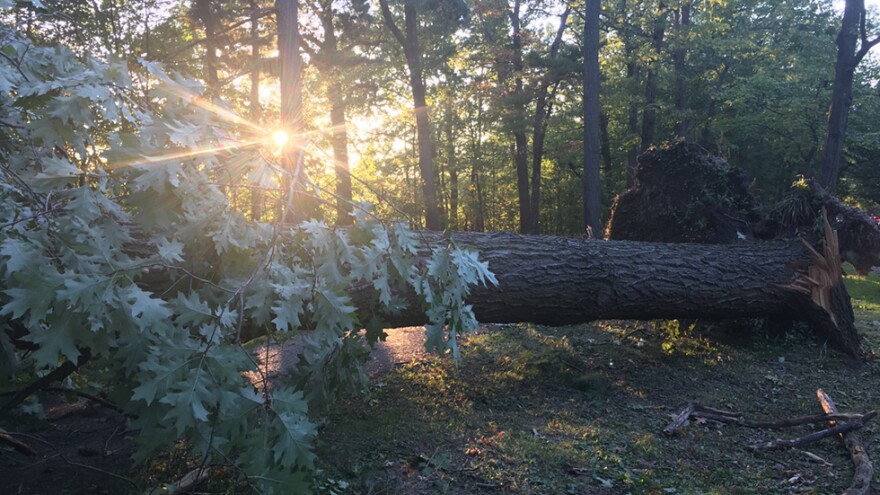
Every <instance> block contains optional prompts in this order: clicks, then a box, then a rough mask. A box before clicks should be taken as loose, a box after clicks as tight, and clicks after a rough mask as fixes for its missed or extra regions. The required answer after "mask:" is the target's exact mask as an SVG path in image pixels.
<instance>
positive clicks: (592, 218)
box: [582, 0, 603, 238]
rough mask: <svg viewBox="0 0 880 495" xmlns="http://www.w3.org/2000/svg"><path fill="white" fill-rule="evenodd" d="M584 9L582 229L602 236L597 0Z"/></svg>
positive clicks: (599, 9)
mask: <svg viewBox="0 0 880 495" xmlns="http://www.w3.org/2000/svg"><path fill="white" fill-rule="evenodd" d="M585 3H586V12H584V42H583V46H584V77H583V79H584V98H583V101H584V171H583V179H582V180H583V195H584V199H583V201H584V223H583V227H584V231H585V233H586V234H587V235H588V236H589V237H592V238H602V235H603V234H602V223H601V220H600V215H599V207H600V205H599V194H600V184H599V156H600V149H599V148H600V145H599V13H600V12H601V10H602V3H601V0H586V2H585Z"/></svg>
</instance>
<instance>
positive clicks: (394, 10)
mask: <svg viewBox="0 0 880 495" xmlns="http://www.w3.org/2000/svg"><path fill="white" fill-rule="evenodd" d="M378 3H379V5H376V2H366V1H364V0H318V1H315V2H293V4H301V5H299V9H300V10H299V13H298V15H299V17H298V21H297V22H298V23H299V33H300V34H301V36H302V38H301V45H300V53H299V54H298V55H299V56H300V57H301V58H302V62H303V67H304V68H303V74H302V87H301V88H298V89H301V92H302V95H303V101H304V103H303V104H302V106H301V107H299V106H298V107H297V108H293V109H292V110H293V111H289V112H287V113H288V114H291V115H293V116H294V118H295V119H296V120H297V126H296V128H297V129H299V128H302V129H305V132H304V133H301V134H299V135H295V136H291V138H292V140H293V141H294V142H295V143H296V145H295V146H296V148H297V149H299V150H303V151H304V152H305V154H304V155H300V156H299V159H298V160H289V158H290V155H289V154H284V155H283V158H284V159H283V160H282V159H281V158H282V156H281V155H280V154H279V151H278V150H277V149H275V145H274V144H273V142H272V140H271V134H272V131H273V130H275V129H276V128H278V127H279V118H278V115H279V114H280V113H281V112H280V108H281V106H282V105H281V103H280V102H279V93H281V92H280V91H279V89H278V85H279V84H278V80H279V78H280V75H281V72H282V70H281V68H282V66H285V67H288V69H289V68H290V67H291V66H292V65H291V64H289V62H290V61H289V60H288V61H285V60H280V56H279V50H278V49H277V47H278V44H279V43H278V37H277V31H278V29H277V26H276V22H277V21H276V16H275V9H274V3H273V2H271V1H269V0H247V1H246V0H232V1H223V2H221V1H215V0H191V1H186V0H180V1H178V0H100V1H95V2H70V1H66V0H0V9H2V10H0V26H2V27H0V200H2V202H0V227H2V228H0V325H2V327H0V328H2V330H3V331H0V350H2V354H0V386H2V387H3V388H4V389H7V390H8V389H15V388H19V387H21V386H22V384H24V383H27V382H28V381H31V380H33V379H35V378H36V377H37V376H41V375H45V374H46V373H49V372H50V370H56V371H57V370H59V369H62V367H63V365H64V364H75V365H80V364H82V365H86V366H85V367H84V368H83V371H81V372H77V373H76V374H73V375H71V376H70V378H68V380H73V381H75V382H76V384H77V385H80V386H85V385H88V386H97V387H106V386H109V385H111V384H112V385H113V387H112V397H111V399H112V400H113V401H114V402H116V403H119V404H125V407H126V410H127V412H129V413H131V414H132V415H134V416H136V418H137V419H136V420H135V425H136V426H137V427H138V428H140V430H141V432H142V435H141V438H142V439H144V440H143V442H142V443H143V445H142V449H141V450H140V455H141V456H144V455H148V454H149V453H150V452H152V451H154V450H155V449H157V448H161V447H163V446H167V445H168V444H169V443H171V442H172V441H173V440H174V439H175V438H178V437H185V438H187V439H189V441H190V442H191V444H192V445H193V446H194V448H195V449H196V451H197V452H198V453H199V454H200V455H202V456H203V458H204V459H206V460H207V459H208V458H212V457H213V458H216V459H220V460H223V461H225V460H230V461H232V462H234V463H235V465H236V466H238V467H239V468H240V470H241V471H240V472H241V474H243V475H245V476H246V479H247V480H249V482H251V483H252V484H253V485H255V486H257V487H259V488H261V489H265V490H267V491H271V490H272V489H273V487H277V486H279V483H280V484H283V485H284V486H287V487H290V486H292V485H291V483H293V482H294V481H298V482H301V483H306V482H307V478H308V473H309V469H310V467H311V464H312V454H311V445H312V439H313V438H314V436H315V434H316V428H315V420H314V411H315V410H316V408H320V407H323V406H325V405H326V404H327V403H328V402H329V400H330V399H331V398H332V397H333V395H334V394H335V393H337V392H338V391H339V390H342V389H345V388H351V387H354V388H357V387H360V386H362V385H363V379H364V376H363V373H362V371H361V370H360V367H359V364H360V363H361V362H362V360H363V359H364V358H365V347H364V342H365V341H366V342H367V343H369V342H374V341H375V340H376V339H377V338H380V336H381V329H382V325H383V322H382V321H381V318H380V317H379V316H378V315H380V314H382V313H387V312H393V311H394V310H396V309H400V308H402V307H403V306H404V305H412V304H414V303H415V304H418V305H421V306H422V309H424V310H425V312H426V315H427V316H428V319H429V321H430V324H429V325H428V335H429V338H428V346H429V348H431V349H432V350H435V351H440V352H443V351H446V350H448V351H449V352H450V353H451V354H457V344H456V335H457V334H458V333H459V332H462V331H466V330H468V329H470V328H471V327H473V326H474V325H475V322H474V319H473V314H472V312H471V311H470V308H468V307H467V306H466V305H465V304H464V303H463V302H462V301H463V298H464V296H465V295H466V294H467V293H468V287H469V286H471V285H473V284H477V283H492V282H493V281H494V278H493V277H492V275H491V274H490V273H489V271H488V268H487V267H486V266H485V264H482V263H480V262H479V261H478V259H477V257H476V254H475V253H473V252H471V251H467V250H464V249H460V248H459V247H457V246H455V245H454V244H453V243H452V242H451V241H450V242H449V243H447V244H446V245H444V246H438V247H434V248H433V249H432V250H430V252H429V251H428V248H427V247H426V246H425V245H424V243H423V242H421V239H420V238H419V236H418V235H417V234H414V233H412V232H410V230H408V229H407V228H406V227H404V226H403V225H401V224H398V223H394V222H393V221H391V220H390V219H395V220H397V221H402V222H404V223H406V224H408V225H407V227H408V228H409V229H413V230H415V229H418V228H421V227H422V226H424V225H425V217H426V210H427V208H426V206H427V205H426V202H427V199H426V198H427V197H428V196H431V195H432V194H433V195H434V196H436V201H437V202H438V203H439V204H438V205H436V206H437V211H439V212H440V217H441V222H440V223H441V224H442V225H443V226H445V227H448V228H451V229H461V230H475V231H486V230H504V229H509V230H513V229H517V228H519V229H521V230H523V231H528V232H538V231H540V232H544V233H559V234H566V235H582V233H583V232H582V218H581V217H582V208H581V205H582V203H583V199H584V198H583V194H582V188H581V176H582V172H583V166H582V163H583V161H582V157H583V150H584V144H585V143H584V137H583V136H584V134H583V132H582V131H583V128H584V122H585V119H584V111H583V110H584V109H583V94H584V84H583V81H584V78H583V77H582V75H583V74H582V72H581V71H582V67H583V62H584V55H583V54H584V48H585V47H584V46H583V43H584V37H583V36H581V34H582V33H584V32H585V30H584V27H585V25H584V23H585V17H586V16H585V15H584V9H585V8H587V6H586V2H583V1H580V0H572V1H570V2H568V1H563V0H509V1H500V0H470V1H467V2H463V1H460V0H397V1H388V2H385V1H382V2H378ZM595 3H599V2H595ZM595 3H590V5H594V4H595ZM285 4H286V5H288V6H290V5H291V2H290V1H288V2H285ZM380 5H381V6H384V7H385V8H384V9H380ZM601 8H602V10H601V18H600V27H599V29H600V33H599V42H600V47H599V57H600V59H599V62H600V69H599V70H600V74H599V75H600V76H601V95H600V96H601V101H600V108H599V112H600V115H599V119H598V121H599V127H600V137H599V141H600V142H599V149H600V154H601V180H602V184H601V186H602V198H601V199H602V206H603V216H604V217H606V218H607V211H608V207H609V206H610V205H611V202H612V200H613V198H614V196H615V195H616V194H618V193H620V192H622V191H624V190H625V189H626V188H627V187H628V186H629V185H631V182H632V180H633V177H634V174H633V167H634V166H635V161H636V156H637V155H638V154H640V153H641V152H642V151H644V150H646V149H647V148H648V147H650V146H652V145H656V144H659V143H662V142H665V141H673V140H676V139H686V140H688V141H691V142H694V143H697V144H698V145H699V146H701V147H703V148H705V149H707V150H709V151H711V152H713V153H717V154H720V155H723V156H724V157H725V158H727V159H728V160H729V161H730V162H731V163H732V164H734V165H737V166H740V167H742V168H743V169H744V170H745V171H746V174H747V175H748V177H749V179H750V181H751V183H752V184H753V187H752V189H753V192H756V193H758V194H759V195H761V196H763V197H764V198H765V199H778V198H780V197H781V196H782V194H783V193H784V192H785V191H786V190H787V189H788V188H789V185H790V184H791V183H792V181H793V180H796V179H797V178H798V177H799V176H806V177H811V176H814V175H816V173H817V171H818V169H819V161H820V159H821V151H822V143H823V135H824V133H825V126H826V121H827V115H826V114H827V111H828V104H829V99H830V96H831V84H832V80H833V78H834V61H835V37H836V36H837V34H838V32H839V28H840V22H839V17H840V15H839V14H840V13H839V12H838V11H836V10H835V9H834V7H833V3H832V2H831V1H830V0H810V1H807V2H804V1H801V0H771V1H764V0H762V1H758V0H727V1H713V2H696V1H691V0H677V1H673V2H667V1H658V0H637V1H626V0H608V1H605V2H601ZM874 14H876V12H874ZM874 17H876V15H872V16H869V21H868V22H866V24H865V25H864V28H865V31H866V32H874V31H876V29H875V28H876V26H875V25H874V23H873V21H872V20H873V19H874ZM590 19H593V20H594V19H595V18H594V17H590ZM590 25H592V24H590ZM392 26H395V27H396V29H397V32H395V30H394V29H392ZM587 34H590V33H587ZM591 39H593V38H591ZM298 41H300V40H298ZM591 53H593V52H592V51H591ZM877 61H878V59H877V58H876V57H875V58H872V57H870V56H869V57H867V58H866V59H865V60H864V61H862V63H861V64H860V65H859V66H858V67H857V69H856V72H855V81H854V87H853V92H854V98H853V105H852V112H851V114H850V127H849V131H848V134H847V146H846V149H845V164H844V167H843V170H842V181H841V185H840V189H839V190H840V191H842V192H843V193H844V194H845V195H848V196H849V199H850V200H852V202H856V203H859V204H860V205H861V206H863V207H864V208H866V209H869V210H873V211H874V213H876V212H877V211H878V209H880V175H878V166H877V163H878V160H880V139H878V132H880V129H878V126H877V119H876V115H877V113H878V110H880V93H878V85H877V81H878V79H880V64H878V62H877ZM593 75H595V74H593ZM287 89H290V88H287ZM288 103H289V102H288ZM297 105H299V104H298V103H297ZM288 110H291V108H288ZM417 122H418V125H416V124H417ZM590 122H592V123H594V122H595V120H592V119H591V120H590ZM281 124H282V125H285V126H286V125H288V124H289V123H281ZM591 125H592V124H591ZM591 135H592V134H591ZM591 144H592V145H595V144H596V143H591ZM593 149H594V150H595V146H593ZM284 153H286V152H284ZM285 161H287V162H290V163H294V164H295V168H296V169H295V170H293V169H291V168H284V167H282V166H280V165H279V163H285ZM428 182H431V183H433V186H432V187H426V186H428ZM294 191H295V194H294ZM430 191H433V193H432V192H430ZM370 204H372V205H375V206H369V205H370ZM304 212H305V213H304ZM303 218H309V219H308V220H306V221H302V219H303ZM348 223H352V225H351V226H350V227H346V228H341V227H334V225H335V226H339V225H344V224H348ZM353 289H354V290H355V292H357V293H358V294H361V295H362V294H364V293H368V294H370V296H369V297H367V298H366V299H365V301H366V302H364V301H361V300H360V299H358V302H357V304H356V303H355V302H354V299H353V298H352V290H353ZM362 328H366V330H365V331H361V330H360V329H362ZM279 334H284V335H295V336H296V338H301V339H303V346H302V349H303V350H302V352H301V354H300V356H299V360H298V365H297V366H296V368H295V369H294V370H293V373H292V374H291V376H290V377H289V379H288V380H287V383H285V384H282V383H278V384H276V385H277V386H275V387H266V386H265V384H266V383H267V377H266V376H265V370H261V369H260V367H259V366H258V363H257V362H256V361H255V358H254V357H253V355H252V354H251V353H250V352H249V351H248V350H247V349H246V348H245V344H244V343H245V342H247V341H248V340H251V339H253V338H254V337H256V336H263V335H267V336H268V337H269V340H270V341H271V340H274V339H276V338H278V336H279ZM74 368H76V366H74ZM120 377H121V379H120ZM0 407H2V406H0ZM24 407H25V409H26V410H29V411H31V412H35V413H39V412H40V405H39V402H37V401H36V400H30V401H29V402H27V403H26V404H25V405H24ZM169 432H171V433H169ZM267 445H270V446H271V448H266V446H267Z"/></svg>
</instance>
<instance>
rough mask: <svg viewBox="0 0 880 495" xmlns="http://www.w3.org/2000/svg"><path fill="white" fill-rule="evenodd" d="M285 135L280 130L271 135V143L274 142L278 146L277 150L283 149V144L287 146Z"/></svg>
mask: <svg viewBox="0 0 880 495" xmlns="http://www.w3.org/2000/svg"><path fill="white" fill-rule="evenodd" d="M287 139H288V137H287V133H286V132H284V131H283V130H281V129H278V130H277V131H275V132H274V133H273V134H272V141H275V144H276V145H278V147H279V148H283V147H284V145H285V144H287Z"/></svg>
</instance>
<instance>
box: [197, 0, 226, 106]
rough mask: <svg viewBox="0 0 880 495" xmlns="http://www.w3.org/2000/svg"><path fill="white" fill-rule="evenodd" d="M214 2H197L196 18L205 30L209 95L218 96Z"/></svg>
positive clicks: (210, 0) (207, 0)
mask: <svg viewBox="0 0 880 495" xmlns="http://www.w3.org/2000/svg"><path fill="white" fill-rule="evenodd" d="M212 3H213V2H212V0H196V2H195V5H194V6H193V7H194V9H195V15H196V18H197V19H198V20H199V22H201V23H202V27H203V28H204V29H205V71H206V72H207V75H206V84H207V89H208V94H210V95H211V96H213V97H216V96H218V94H219V93H218V91H219V89H220V88H219V87H218V86H219V85H220V83H219V77H218V76H217V35H216V33H217V15H216V14H215V12H214V8H213V5H212Z"/></svg>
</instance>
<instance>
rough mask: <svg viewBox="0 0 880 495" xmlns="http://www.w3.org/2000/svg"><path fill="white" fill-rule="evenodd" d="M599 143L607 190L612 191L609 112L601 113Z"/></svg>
mask: <svg viewBox="0 0 880 495" xmlns="http://www.w3.org/2000/svg"><path fill="white" fill-rule="evenodd" d="M599 145H600V150H601V154H602V172H603V175H604V177H605V181H604V186H605V191H606V192H610V191H611V166H612V164H611V138H610V136H608V113H607V112H601V113H600V114H599Z"/></svg>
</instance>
